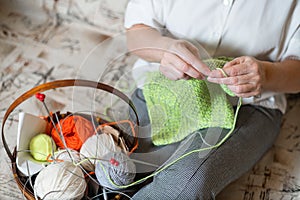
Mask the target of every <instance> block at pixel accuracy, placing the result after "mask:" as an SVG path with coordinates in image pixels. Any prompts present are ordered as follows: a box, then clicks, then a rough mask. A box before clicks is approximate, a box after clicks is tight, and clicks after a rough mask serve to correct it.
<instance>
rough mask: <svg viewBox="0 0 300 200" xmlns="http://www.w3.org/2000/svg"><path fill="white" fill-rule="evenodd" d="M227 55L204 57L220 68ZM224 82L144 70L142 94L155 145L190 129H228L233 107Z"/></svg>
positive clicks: (190, 130) (173, 140) (169, 142)
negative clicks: (187, 78) (172, 77)
mask: <svg viewBox="0 0 300 200" xmlns="http://www.w3.org/2000/svg"><path fill="white" fill-rule="evenodd" d="M229 60H230V59H229V58H226V59H225V58H223V57H222V58H217V59H209V60H206V61H205V63H206V64H207V65H208V66H209V67H210V68H211V69H216V68H218V67H219V68H221V67H223V65H224V64H225V63H226V62H228V61H229ZM224 91H225V92H227V93H228V94H229V95H232V94H233V93H232V92H231V91H230V90H229V89H228V88H227V87H225V86H220V85H218V84H214V83H210V82H207V81H203V80H198V79H189V80H177V81H172V80H169V79H167V78H166V77H165V76H164V75H162V74H161V73H160V72H150V73H148V74H147V80H146V85H145V86H144V90H143V93H144V96H145V100H146V104H147V107H148V114H149V118H150V122H151V137H152V142H153V144H155V145H166V144H171V143H174V142H178V141H181V140H182V139H184V138H185V137H186V136H188V135H189V134H191V133H192V132H194V131H196V130H199V129H204V128H209V127H221V128H225V129H231V128H232V127H233V124H234V111H233V108H232V105H231V104H230V103H229V101H228V100H227V97H226V94H225V93H224Z"/></svg>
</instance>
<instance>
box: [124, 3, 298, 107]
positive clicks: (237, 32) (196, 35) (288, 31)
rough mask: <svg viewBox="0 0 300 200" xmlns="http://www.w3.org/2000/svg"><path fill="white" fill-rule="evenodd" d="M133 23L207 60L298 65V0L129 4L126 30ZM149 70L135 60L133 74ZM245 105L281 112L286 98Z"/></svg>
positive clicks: (275, 96)
mask: <svg viewBox="0 0 300 200" xmlns="http://www.w3.org/2000/svg"><path fill="white" fill-rule="evenodd" d="M134 24H145V25H148V26H151V27H154V28H156V29H157V30H159V31H160V32H161V33H162V34H164V35H170V36H172V37H175V38H181V39H187V40H189V41H191V42H192V43H194V44H199V45H198V46H201V47H203V48H204V49H205V51H206V52H207V53H208V54H209V56H210V57H218V56H230V57H238V56H245V55H246V56H253V57H255V58H257V59H260V60H266V61H282V60H284V59H288V58H289V59H299V60H300V25H299V24H300V1H299V0H285V1H282V0H249V1H246V0H131V1H129V3H128V6H127V10H126V15H125V27H126V28H130V27H131V26H132V25H134ZM139 66H143V67H142V70H141V68H140V69H138V68H139ZM152 67H153V65H152V66H151V65H149V67H145V63H143V62H142V61H139V62H137V63H136V66H135V69H137V70H136V71H137V73H136V75H138V76H141V75H142V73H141V71H147V70H149V69H150V68H151V69H152V70H153V69H154V68H152ZM299 67H300V66H299ZM155 70H157V67H156V68H155ZM133 71H135V70H133ZM139 78H140V77H139ZM140 84H141V83H140ZM243 103H252V104H259V105H262V106H266V107H269V108H277V109H280V110H281V111H282V112H284V111H285V109H286V100H285V97H284V95H283V94H275V93H273V92H264V93H263V94H262V97H261V98H254V97H251V98H244V99H243Z"/></svg>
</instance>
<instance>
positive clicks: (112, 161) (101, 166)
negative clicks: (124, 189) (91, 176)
mask: <svg viewBox="0 0 300 200" xmlns="http://www.w3.org/2000/svg"><path fill="white" fill-rule="evenodd" d="M95 174H96V177H97V180H98V182H99V183H100V185H102V186H104V187H107V188H110V189H113V190H119V189H121V187H119V186H126V185H129V184H130V183H132V182H133V181H134V178H135V174H136V167H135V164H134V163H133V161H132V160H131V159H130V158H129V156H127V155H126V154H124V153H122V152H117V153H112V152H110V153H108V154H106V155H105V156H104V160H100V161H98V162H97V164H96V170H95Z"/></svg>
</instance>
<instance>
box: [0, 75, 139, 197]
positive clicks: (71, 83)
mask: <svg viewBox="0 0 300 200" xmlns="http://www.w3.org/2000/svg"><path fill="white" fill-rule="evenodd" d="M62 87H88V88H96V89H98V90H103V91H105V92H108V93H111V94H114V95H115V96H117V97H118V98H120V99H122V100H123V101H125V102H126V103H127V104H128V105H129V106H130V108H131V109H132V110H133V113H134V114H135V117H136V121H135V122H131V123H133V125H134V129H133V131H132V132H133V133H128V134H127V133H125V134H127V139H126V138H124V140H125V142H126V145H127V147H128V149H129V152H133V151H134V150H135V149H136V148H137V146H138V140H137V127H138V126H139V120H138V116H137V112H136V110H135V107H134V105H133V103H132V101H131V100H130V99H129V98H128V97H127V96H126V95H125V94H123V93H122V92H121V91H119V90H117V89H115V88H113V87H111V86H109V85H106V84H103V83H99V82H93V81H88V80H78V79H70V80H58V81H53V82H48V83H45V84H42V85H39V86H37V87H34V88H32V89H30V90H29V91H27V92H25V93H24V94H22V95H21V96H20V97H18V98H17V99H16V100H15V101H14V102H13V103H12V104H11V105H10V106H9V107H8V109H7V111H6V113H5V115H4V117H3V121H2V141H3V146H4V148H5V151H6V153H7V155H8V157H9V158H10V160H11V165H12V166H11V167H12V172H13V175H14V178H15V181H16V183H17V185H18V187H19V189H20V190H21V191H22V193H23V194H24V196H25V197H26V198H27V199H30V200H31V199H32V200H34V199H35V197H34V191H33V189H32V188H31V187H30V186H29V185H28V184H26V182H28V177H26V176H24V175H23V174H22V173H21V172H20V171H19V170H18V168H17V165H16V158H17V151H16V147H15V148H14V150H13V152H11V150H10V149H9V147H8V144H7V142H6V139H5V133H4V130H5V122H6V121H7V119H8V117H9V115H10V114H11V113H12V111H14V109H15V108H16V107H17V106H19V105H20V104H21V103H23V102H24V101H26V100H27V99H29V98H30V97H32V96H34V95H35V94H36V93H40V92H44V91H47V90H51V89H55V88H62ZM61 117H64V115H61ZM95 117H96V118H97V116H95ZM98 119H100V118H98ZM98 123H99V124H103V123H108V124H112V125H113V126H114V127H115V128H116V129H119V128H118V123H116V122H108V121H104V120H103V119H101V120H98ZM119 130H120V129H119ZM128 136H130V140H128ZM118 196H119V197H120V195H118ZM119 197H118V198H119ZM121 198H122V197H121ZM123 198H124V197H123Z"/></svg>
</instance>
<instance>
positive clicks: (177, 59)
mask: <svg viewBox="0 0 300 200" xmlns="http://www.w3.org/2000/svg"><path fill="white" fill-rule="evenodd" d="M168 42H169V43H170V45H169V47H168V49H166V50H164V52H163V54H162V58H161V61H160V71H161V72H162V73H163V74H164V75H165V76H166V77H167V78H169V79H171V80H178V79H189V78H191V77H192V78H196V79H204V78H205V77H206V76H208V75H209V73H210V69H209V68H208V66H207V65H206V64H204V63H203V62H202V61H201V60H200V55H199V50H198V49H197V48H196V47H195V46H194V45H193V44H191V43H190V42H188V41H185V40H173V39H171V40H170V38H168Z"/></svg>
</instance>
